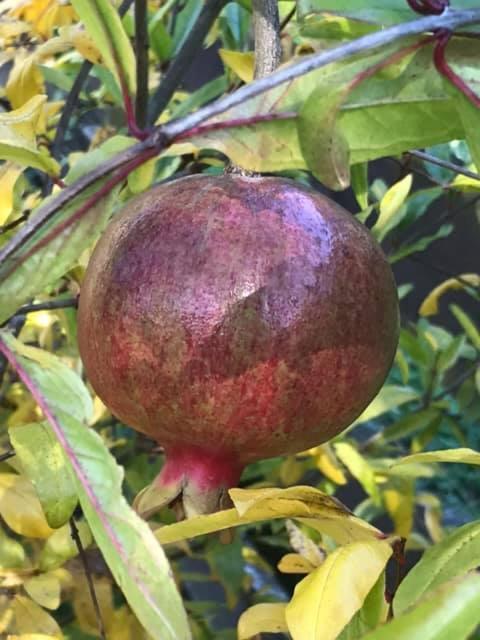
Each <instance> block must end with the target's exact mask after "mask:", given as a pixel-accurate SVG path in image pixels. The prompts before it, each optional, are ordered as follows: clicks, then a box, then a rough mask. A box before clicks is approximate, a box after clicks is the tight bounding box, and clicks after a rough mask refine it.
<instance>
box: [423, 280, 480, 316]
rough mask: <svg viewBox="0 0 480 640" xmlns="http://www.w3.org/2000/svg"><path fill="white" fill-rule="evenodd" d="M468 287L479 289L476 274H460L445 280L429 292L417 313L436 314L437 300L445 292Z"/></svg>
mask: <svg viewBox="0 0 480 640" xmlns="http://www.w3.org/2000/svg"><path fill="white" fill-rule="evenodd" d="M468 285H471V286H472V287H480V275H478V274H477V273H462V274H461V275H459V276H458V278H449V279H448V280H445V281H444V282H442V284H440V285H438V286H437V287H435V289H433V290H432V291H430V293H429V294H428V296H427V297H426V298H425V300H424V301H423V302H422V304H421V306H420V309H419V311H418V313H419V314H420V315H421V316H433V315H435V314H437V313H438V305H439V300H440V298H441V297H442V296H443V295H444V294H445V293H447V291H451V290H458V289H465V288H466V287H468Z"/></svg>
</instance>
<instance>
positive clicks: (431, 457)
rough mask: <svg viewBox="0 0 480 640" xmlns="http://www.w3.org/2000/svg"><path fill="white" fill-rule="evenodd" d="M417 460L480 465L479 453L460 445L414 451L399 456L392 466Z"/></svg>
mask: <svg viewBox="0 0 480 640" xmlns="http://www.w3.org/2000/svg"><path fill="white" fill-rule="evenodd" d="M417 462H457V463H463V464H474V465H480V453H478V451H474V450H473V449H467V448H464V447H460V448H459V449H443V450H442V451H426V452H424V453H414V454H413V455H411V456H405V457H404V458H400V459H399V460H397V461H396V462H395V463H394V464H393V465H392V467H398V466H401V465H404V464H413V463H417Z"/></svg>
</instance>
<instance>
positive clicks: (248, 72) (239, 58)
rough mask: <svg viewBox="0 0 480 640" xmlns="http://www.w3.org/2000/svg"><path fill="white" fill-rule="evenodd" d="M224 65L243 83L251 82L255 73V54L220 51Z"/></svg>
mask: <svg viewBox="0 0 480 640" xmlns="http://www.w3.org/2000/svg"><path fill="white" fill-rule="evenodd" d="M218 53H219V54H220V58H221V59H222V62H223V64H224V65H225V66H226V67H228V68H229V69H231V70H232V71H233V72H234V73H236V74H237V76H238V77H239V78H240V80H243V82H247V83H248V82H251V81H252V80H253V74H254V71H255V54H254V53H253V52H251V51H229V50H228V49H219V50H218Z"/></svg>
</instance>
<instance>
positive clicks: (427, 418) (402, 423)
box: [372, 407, 442, 444]
mask: <svg viewBox="0 0 480 640" xmlns="http://www.w3.org/2000/svg"><path fill="white" fill-rule="evenodd" d="M441 417H442V414H441V412H440V410H439V409H435V408H433V407H429V408H428V409H422V410H421V411H416V412H415V413H408V414H407V415H406V416H403V417H402V418H400V420H397V421H396V422H395V423H394V424H392V425H390V426H388V427H385V429H383V430H382V431H381V432H379V433H378V434H376V435H375V437H374V438H373V439H372V441H373V442H375V444H377V443H378V444H384V443H386V442H393V441H395V440H399V439H400V438H407V437H409V436H411V435H412V434H414V433H416V432H417V431H423V430H424V429H428V428H429V427H430V426H431V425H432V424H433V423H435V422H437V421H438V420H439V419H441Z"/></svg>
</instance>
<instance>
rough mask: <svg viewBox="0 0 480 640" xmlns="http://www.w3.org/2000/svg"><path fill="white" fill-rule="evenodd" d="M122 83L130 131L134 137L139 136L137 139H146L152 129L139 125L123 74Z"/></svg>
mask: <svg viewBox="0 0 480 640" xmlns="http://www.w3.org/2000/svg"><path fill="white" fill-rule="evenodd" d="M120 84H121V88H122V97H123V106H124V108H125V115H126V118H127V127H128V131H129V133H130V134H131V135H132V136H133V137H134V138H137V140H140V141H143V140H146V139H147V138H148V136H149V135H150V133H151V131H146V130H144V129H141V128H140V127H139V126H138V124H137V119H136V117H135V109H134V108H133V102H132V98H131V96H130V93H129V91H128V88H127V85H126V83H125V80H124V78H123V77H122V76H120Z"/></svg>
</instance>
